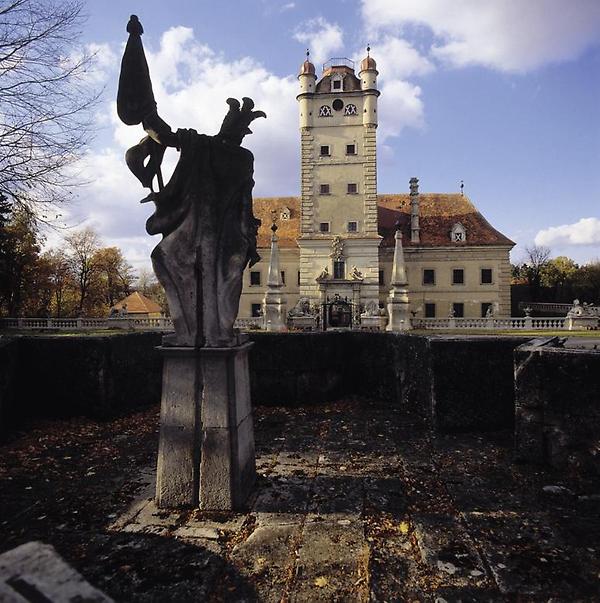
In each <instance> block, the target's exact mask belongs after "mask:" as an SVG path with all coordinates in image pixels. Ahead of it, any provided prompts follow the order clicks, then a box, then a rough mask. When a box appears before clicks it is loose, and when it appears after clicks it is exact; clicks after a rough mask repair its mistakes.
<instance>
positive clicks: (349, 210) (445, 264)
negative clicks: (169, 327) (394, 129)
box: [239, 52, 514, 318]
mask: <svg viewBox="0 0 600 603" xmlns="http://www.w3.org/2000/svg"><path fill="white" fill-rule="evenodd" d="M377 75H378V72H377V65H376V62H375V60H374V59H373V58H372V57H371V56H370V55H369V52H368V54H367V56H366V57H365V58H364V59H363V60H362V61H361V63H360V67H359V70H358V74H356V72H355V66H354V63H353V61H350V60H349V59H346V58H334V59H331V60H329V61H328V62H327V63H325V64H324V66H323V72H322V75H321V77H320V78H317V75H316V72H315V67H314V65H313V64H312V63H311V62H310V61H309V60H308V56H307V60H306V61H305V62H304V63H303V64H302V66H301V68H300V74H299V75H298V80H299V84H300V90H299V94H298V96H297V100H298V107H299V117H300V145H301V178H300V182H301V185H300V197H272V198H257V199H255V200H254V213H255V215H256V216H257V217H258V218H259V219H260V220H261V221H262V225H261V227H260V229H259V233H258V247H259V252H260V254H261V256H262V258H263V259H262V261H261V262H259V263H258V264H256V265H255V266H253V267H252V268H251V269H247V270H246V274H244V288H243V292H242V297H241V300H240V311H239V317H240V318H247V317H253V316H255V317H256V316H260V315H261V312H262V309H261V308H262V303H263V298H264V295H265V290H266V284H267V273H268V269H269V260H270V244H271V230H270V227H271V225H272V223H273V221H274V220H275V221H276V223H277V227H278V229H277V237H278V247H279V266H280V270H281V274H280V275H279V278H280V281H281V282H280V284H281V287H280V292H281V297H282V299H283V301H284V302H286V304H287V308H288V309H290V308H292V307H293V306H294V305H295V304H296V303H297V301H298V300H299V299H300V298H303V297H306V298H308V299H309V300H310V301H311V303H313V304H314V305H318V304H319V303H322V302H324V301H325V300H327V299H333V298H341V299H347V300H350V301H352V302H353V304H354V305H355V306H356V307H357V308H359V307H360V308H365V307H367V306H369V305H370V306H371V307H373V303H376V304H377V305H378V306H379V307H380V308H385V304H386V299H387V297H388V294H389V291H390V282H391V275H392V262H393V255H394V239H395V232H396V230H397V229H398V230H399V231H400V233H401V234H402V244H403V248H404V257H405V269H406V276H407V280H408V287H407V289H408V297H409V308H410V312H411V313H412V315H413V316H418V317H429V318H435V317H447V316H455V317H481V316H486V314H487V315H489V314H490V312H493V314H494V315H496V316H508V315H510V263H509V253H510V250H511V248H512V247H513V246H514V242H513V241H511V240H510V239H508V238H507V237H506V236H504V235H503V234H502V233H500V232H498V231H497V230H496V229H494V228H493V227H492V226H491V225H490V224H489V222H488V221H487V220H486V219H485V218H484V217H483V216H482V215H481V213H480V212H479V211H478V210H477V208H476V207H475V206H474V205H473V203H472V202H471V201H470V200H469V199H468V198H467V197H466V196H465V195H463V194H462V193H442V194H440V193H422V192H420V191H419V186H418V180H417V178H412V179H411V180H410V183H409V186H410V192H409V193H400V194H392V195H379V194H377V146H376V132H377V123H378V114H377V101H378V97H379V94H380V92H379V90H378V88H377ZM271 278H272V276H271Z"/></svg>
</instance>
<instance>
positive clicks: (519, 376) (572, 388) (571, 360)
mask: <svg viewBox="0 0 600 603" xmlns="http://www.w3.org/2000/svg"><path fill="white" fill-rule="evenodd" d="M552 343H553V342H552V341H550V342H548V344H547V345H531V344H530V345H523V346H521V347H519V348H518V349H517V350H516V351H515V398H516V426H515V455H516V458H517V459H518V460H521V461H527V462H532V463H541V462H546V463H549V464H550V465H553V466H554V467H556V468H559V469H567V468H569V467H571V468H573V467H580V468H582V469H584V470H586V471H591V472H596V473H598V472H600V471H599V469H598V459H597V456H598V430H599V429H600V400H599V398H598V391H600V351H598V350H594V349H568V348H564V349H563V348H558V347H553V345H552Z"/></svg>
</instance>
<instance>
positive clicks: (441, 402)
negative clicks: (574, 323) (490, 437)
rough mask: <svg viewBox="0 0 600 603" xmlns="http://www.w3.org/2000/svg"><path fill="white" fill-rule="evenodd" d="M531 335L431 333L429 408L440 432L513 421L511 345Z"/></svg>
mask: <svg viewBox="0 0 600 603" xmlns="http://www.w3.org/2000/svg"><path fill="white" fill-rule="evenodd" d="M529 339H530V338H529V337H476V336H475V337H464V336H462V337H450V336H447V337H444V336H437V337H436V336H432V337H431V338H430V354H429V359H430V363H431V368H430V370H431V374H432V376H433V377H432V380H433V383H432V392H431V405H432V407H431V414H432V421H433V427H434V429H435V430H436V431H437V432H452V431H491V430H495V429H505V428H510V427H512V426H513V422H514V391H513V351H514V349H515V348H516V347H517V346H519V345H521V344H523V343H525V342H526V341H528V340H529Z"/></svg>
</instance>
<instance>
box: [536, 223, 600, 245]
mask: <svg viewBox="0 0 600 603" xmlns="http://www.w3.org/2000/svg"><path fill="white" fill-rule="evenodd" d="M535 244H536V245H545V246H547V247H553V246H565V245H600V219H598V218H581V220H579V221H577V222H575V223H573V224H563V225H561V226H551V227H550V228H546V229H544V230H540V231H539V232H538V233H537V235H535Z"/></svg>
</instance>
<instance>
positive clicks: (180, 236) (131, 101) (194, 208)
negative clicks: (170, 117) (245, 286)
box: [117, 15, 266, 347]
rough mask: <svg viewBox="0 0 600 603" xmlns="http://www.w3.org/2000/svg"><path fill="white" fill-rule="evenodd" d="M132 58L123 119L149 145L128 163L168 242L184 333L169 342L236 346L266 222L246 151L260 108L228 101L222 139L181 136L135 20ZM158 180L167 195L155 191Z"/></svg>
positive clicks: (165, 266) (167, 283) (172, 295)
mask: <svg viewBox="0 0 600 603" xmlns="http://www.w3.org/2000/svg"><path fill="white" fill-rule="evenodd" d="M127 31H128V32H129V40H128V42H127V47H126V49H125V53H124V55H123V61H122V64H121V74H120V78H119V91H118V96H117V111H118V114H119V117H120V119H121V121H123V122H124V123H126V124H128V125H134V124H140V123H141V124H142V126H143V128H144V130H145V131H146V132H147V134H148V136H146V137H145V138H144V139H142V140H141V142H140V143H139V144H137V145H135V146H134V147H132V148H131V149H129V150H128V151H127V154H126V162H127V165H128V167H129V168H130V170H131V171H132V172H133V174H134V175H135V176H136V177H137V178H138V179H139V180H140V182H141V183H142V185H143V186H145V187H147V188H150V194H149V195H148V197H146V198H145V199H144V200H143V201H153V202H154V204H155V205H156V210H155V212H154V214H153V215H152V216H150V218H149V219H148V221H147V223H146V230H147V232H148V233H149V234H151V235H154V234H159V233H160V234H162V235H163V238H162V240H161V242H160V243H159V244H158V245H157V246H156V247H155V248H154V250H153V251H152V256H151V257H152V265H153V267H154V271H155V273H156V276H157V278H158V280H159V282H160V283H161V285H162V286H163V287H164V289H165V292H166V295H167V300H168V303H169V309H170V311H171V317H172V319H173V324H174V327H175V334H174V336H171V337H170V338H168V339H167V340H165V341H164V343H165V344H166V345H172V346H178V347H228V346H232V345H236V343H237V338H236V337H235V334H234V331H233V323H234V321H235V319H236V317H237V312H238V306H239V298H240V295H241V292H242V273H243V271H244V268H245V267H246V266H247V265H248V264H249V265H250V266H252V265H253V264H255V263H256V262H257V261H258V260H259V259H260V256H259V255H258V253H257V251H256V235H257V231H258V227H259V225H260V221H259V220H257V219H256V218H255V217H254V214H253V212H252V188H253V186H254V180H253V178H252V176H253V171H254V157H253V155H252V153H251V152H250V151H248V150H247V149H244V148H242V147H240V144H241V142H242V140H243V138H244V136H245V135H246V134H251V133H252V131H251V130H250V129H249V127H248V126H249V124H250V123H251V122H252V121H253V120H254V119H256V118H257V117H266V115H265V113H263V112H262V111H254V110H253V109H254V103H253V101H252V100H251V99H250V98H244V99H243V102H242V104H240V103H239V101H237V100H236V99H234V98H229V99H227V104H228V105H229V112H228V113H227V115H226V116H225V119H224V120H223V125H222V126H221V129H220V131H219V133H218V134H217V135H216V136H207V135H205V134H198V133H197V132H196V131H195V130H191V129H180V130H177V132H175V133H174V132H173V131H172V130H171V127H170V126H169V125H168V124H167V123H166V122H165V121H164V120H163V119H161V118H160V116H159V115H158V112H157V106H156V102H155V100H154V95H153V92H152V83H151V80H150V74H149V71H148V65H147V62H146V57H145V55H144V49H143V46H142V42H141V35H142V33H143V28H142V25H141V23H140V22H139V20H138V18H137V17H136V16H135V15H132V17H131V19H130V21H129V23H128V25H127ZM166 147H174V148H176V149H177V150H179V151H180V152H181V156H180V158H179V162H178V163H177V166H176V168H175V171H174V173H173V176H172V177H171V179H170V180H169V182H168V183H166V184H163V181H162V175H161V171H160V165H161V162H162V158H163V156H164V153H165V149H166ZM154 177H156V179H157V181H158V191H157V192H154V190H153V187H152V182H153V180H154Z"/></svg>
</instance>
